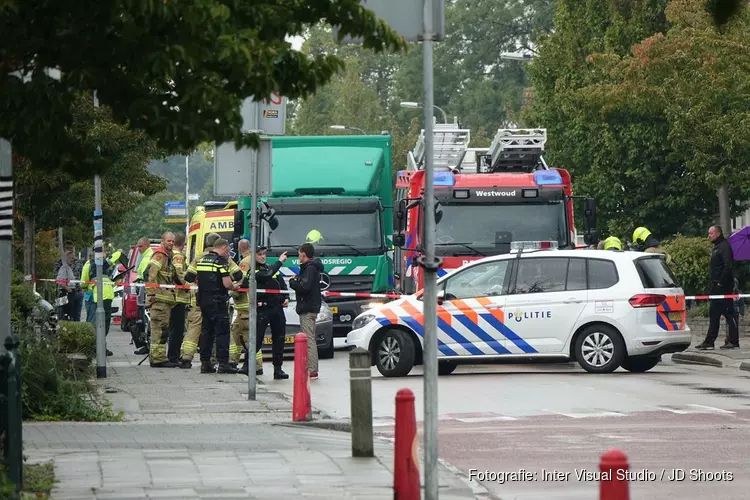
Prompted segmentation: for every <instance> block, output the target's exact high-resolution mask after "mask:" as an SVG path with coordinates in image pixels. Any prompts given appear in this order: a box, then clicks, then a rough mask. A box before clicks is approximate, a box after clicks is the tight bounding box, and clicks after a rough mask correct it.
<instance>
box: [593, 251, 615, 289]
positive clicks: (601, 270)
mask: <svg viewBox="0 0 750 500" xmlns="http://www.w3.org/2000/svg"><path fill="white" fill-rule="evenodd" d="M588 264H589V271H588V276H589V290H599V289H602V288H609V287H611V286H614V285H616V284H617V282H618V281H619V278H618V276H617V268H616V267H615V263H614V262H612V261H610V260H600V259H589V260H588Z"/></svg>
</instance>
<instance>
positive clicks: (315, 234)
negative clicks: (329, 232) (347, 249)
mask: <svg viewBox="0 0 750 500" xmlns="http://www.w3.org/2000/svg"><path fill="white" fill-rule="evenodd" d="M321 241H323V235H322V234H321V232H320V231H318V230H317V229H312V230H311V231H310V232H309V233H307V236H305V243H310V244H311V245H317V244H318V243H319V242H321Z"/></svg>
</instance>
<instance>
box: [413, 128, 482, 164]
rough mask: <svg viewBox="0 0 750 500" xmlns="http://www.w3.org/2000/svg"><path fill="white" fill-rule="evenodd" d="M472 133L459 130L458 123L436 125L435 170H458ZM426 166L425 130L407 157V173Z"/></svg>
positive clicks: (433, 138)
mask: <svg viewBox="0 0 750 500" xmlns="http://www.w3.org/2000/svg"><path fill="white" fill-rule="evenodd" d="M470 138H471V131H470V130H469V129H465V128H459V127H458V124H457V123H435V124H434V125H433V134H432V153H433V156H432V165H433V167H434V169H435V170H443V169H449V170H453V169H455V168H457V167H458V166H459V165H460V164H461V161H462V160H463V158H464V155H465V154H466V150H467V148H468V146H469V140H470ZM424 166H425V136H424V129H422V132H421V133H420V135H419V139H418V140H417V145H416V146H415V147H414V150H413V151H409V154H408V156H407V168H406V169H407V171H416V170H422V169H424Z"/></svg>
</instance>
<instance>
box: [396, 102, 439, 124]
mask: <svg viewBox="0 0 750 500" xmlns="http://www.w3.org/2000/svg"><path fill="white" fill-rule="evenodd" d="M401 107H402V108H406V109H421V108H424V104H422V103H419V102H412V101H402V102H401ZM432 107H433V108H435V109H437V110H438V111H440V112H441V113H442V114H443V123H448V115H446V114H445V111H444V110H443V108H441V107H440V106H436V105H435V104H433V105H432Z"/></svg>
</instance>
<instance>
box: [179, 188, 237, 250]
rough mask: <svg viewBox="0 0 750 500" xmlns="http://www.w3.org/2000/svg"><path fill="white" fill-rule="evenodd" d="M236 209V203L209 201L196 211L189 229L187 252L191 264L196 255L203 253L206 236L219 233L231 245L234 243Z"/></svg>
mask: <svg viewBox="0 0 750 500" xmlns="http://www.w3.org/2000/svg"><path fill="white" fill-rule="evenodd" d="M236 208H237V202H236V201H230V202H223V201H222V202H216V201H208V202H206V203H204V204H203V205H202V206H200V207H198V208H197V209H196V210H195V213H194V214H193V218H192V219H190V226H189V228H188V242H187V252H188V259H189V261H190V262H192V261H193V258H195V256H196V255H201V254H202V253H203V250H204V248H205V246H206V236H208V235H209V234H211V233H217V234H218V235H219V236H221V237H222V238H223V239H225V240H227V241H228V242H229V243H230V244H231V243H232V233H233V232H234V214H235V210H236ZM232 257H234V246H232Z"/></svg>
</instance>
